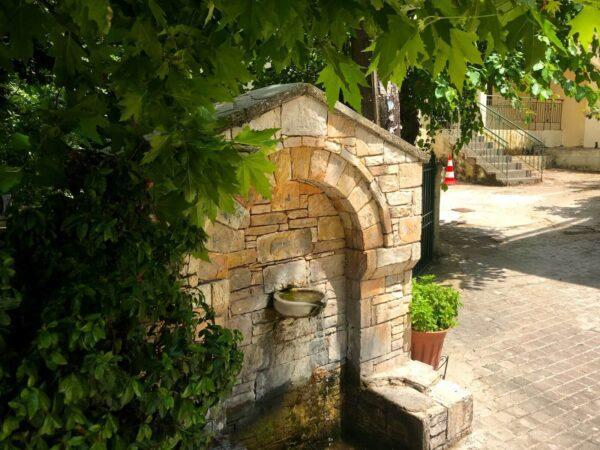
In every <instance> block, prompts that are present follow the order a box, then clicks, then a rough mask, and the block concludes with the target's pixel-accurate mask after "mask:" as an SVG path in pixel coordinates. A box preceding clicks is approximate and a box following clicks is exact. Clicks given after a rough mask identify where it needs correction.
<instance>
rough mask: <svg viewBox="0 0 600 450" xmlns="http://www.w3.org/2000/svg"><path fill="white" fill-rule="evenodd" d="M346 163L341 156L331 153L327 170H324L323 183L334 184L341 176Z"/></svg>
mask: <svg viewBox="0 0 600 450" xmlns="http://www.w3.org/2000/svg"><path fill="white" fill-rule="evenodd" d="M346 165H347V162H346V161H345V160H344V159H343V158H341V157H339V156H338V155H331V156H330V157H329V164H328V166H327V171H326V172H325V183H326V184H328V185H330V186H335V185H336V184H337V182H338V181H339V179H340V177H341V176H342V173H343V172H344V169H345V168H346Z"/></svg>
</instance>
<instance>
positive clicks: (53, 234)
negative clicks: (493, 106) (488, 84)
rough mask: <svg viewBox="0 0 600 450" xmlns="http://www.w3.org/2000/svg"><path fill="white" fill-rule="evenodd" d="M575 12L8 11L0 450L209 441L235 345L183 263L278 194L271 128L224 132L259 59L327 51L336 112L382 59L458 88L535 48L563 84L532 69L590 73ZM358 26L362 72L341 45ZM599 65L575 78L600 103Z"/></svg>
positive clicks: (499, 8) (319, 8) (326, 75)
mask: <svg viewBox="0 0 600 450" xmlns="http://www.w3.org/2000/svg"><path fill="white" fill-rule="evenodd" d="M542 4H543V5H544V6H543V7H541V5H542ZM561 5H562V4H558V3H557V2H555V1H544V2H543V3H537V2H535V1H532V0H483V1H481V0H476V1H475V0H467V1H460V2H455V1H452V0H440V1H438V0H436V1H424V0H410V1H401V0H371V1H367V0H355V1H351V2H349V1H346V0H320V1H319V0H311V1H299V0H294V1H291V0H289V1H288V0H257V1H247V0H213V1H199V0H198V1H190V0H168V1H167V0H121V1H118V0H114V1H113V0H4V1H2V3H1V4H0V92H1V93H2V95H1V96H0V117H1V121H0V193H2V194H4V196H3V209H2V214H3V216H4V218H3V219H2V220H3V222H2V230H1V231H0V236H1V238H0V281H1V285H0V287H1V289H0V355H1V356H0V447H2V448H39V449H47V448H53V449H57V448H72V447H73V448H91V449H95V450H100V449H105V448H111V449H113V448H114V449H118V448H140V449H142V448H174V447H179V448H201V447H203V446H205V445H206V443H207V442H208V440H209V439H210V432H209V427H207V421H208V420H209V419H210V417H211V414H214V411H215V410H214V408H213V407H214V405H216V404H217V403H218V402H219V401H220V400H221V399H223V398H224V397H225V396H226V395H227V393H228V391H229V390H230V389H231V387H232V385H233V383H234V380H235V377H236V375H237V374H238V372H239V370H240V366H241V364H242V361H241V353H240V351H239V349H238V346H239V342H240V335H239V333H238V332H234V331H231V330H227V329H225V328H222V327H221V326H218V325H217V324H215V321H214V313H213V311H212V310H211V308H210V305H208V304H207V303H206V301H204V299H202V297H201V296H199V295H197V294H196V293H194V292H193V291H190V290H189V289H185V286H184V285H183V281H181V277H180V273H181V270H182V268H183V261H184V260H185V255H188V254H190V253H191V254H194V255H195V256H197V257H205V255H206V251H205V248H204V242H205V239H206V236H205V233H204V232H203V226H204V224H205V222H206V220H211V219H213V218H214V217H215V215H216V214H217V211H218V210H229V209H231V208H232V207H233V202H234V201H235V198H236V197H238V196H245V195H248V193H249V191H250V190H253V191H256V192H258V193H260V194H262V195H264V196H267V197H268V196H269V188H270V186H269V181H268V180H269V177H268V174H269V172H270V171H271V170H272V165H271V164H270V163H269V160H268V157H267V156H268V153H269V152H270V151H272V149H273V148H274V145H275V141H274V140H273V139H272V134H273V132H274V130H265V131H262V132H253V131H251V130H249V129H245V130H243V131H242V132H241V133H240V134H238V135H237V136H236V137H235V138H234V139H233V140H231V141H225V140H224V139H223V137H222V136H221V134H220V131H221V130H222V128H223V126H224V125H223V123H222V122H221V120H220V119H219V117H217V116H216V113H215V107H214V105H215V104H216V103H218V102H226V101H230V100H231V99H232V98H233V97H234V96H235V95H237V94H238V93H239V92H240V89H242V86H245V85H247V84H248V83H249V82H250V81H251V80H252V79H254V78H255V75H254V73H255V71H256V68H263V67H265V66H268V65H270V66H271V67H272V68H273V69H274V70H275V71H277V72H281V71H284V70H287V69H289V68H290V67H304V66H305V65H306V64H307V62H308V61H311V58H313V56H311V55H314V54H315V52H316V54H319V55H322V59H323V64H322V66H318V67H317V66H315V67H316V68H317V69H316V70H318V78H317V79H318V82H319V83H320V84H321V85H322V86H324V88H325V90H326V93H327V98H328V101H329V103H330V104H331V105H332V104H333V103H334V102H335V101H337V100H338V99H340V98H341V99H343V101H345V102H347V103H348V104H350V105H351V106H353V107H354V108H356V109H359V107H360V95H359V86H361V85H364V83H365V82H366V81H365V76H366V74H367V73H369V71H372V70H377V72H378V74H379V77H380V78H381V79H382V80H383V81H384V82H387V81H388V80H390V81H394V82H396V83H398V84H400V83H401V82H402V81H403V80H404V78H405V77H406V74H407V73H408V71H409V70H422V71H426V72H427V73H428V74H430V76H431V78H432V79H437V78H438V77H441V79H443V80H444V81H443V82H444V83H446V85H447V91H445V92H443V96H444V98H448V96H452V95H456V97H457V98H460V97H461V95H463V93H464V92H465V89H470V88H472V86H471V84H473V80H474V75H472V73H474V72H478V71H482V70H484V66H485V64H484V62H485V61H488V60H489V58H491V57H492V55H497V56H494V58H498V61H499V64H500V65H503V64H504V62H502V58H508V57H509V55H510V54H511V53H510V52H511V51H512V50H514V49H515V48H517V47H519V46H522V45H526V46H528V48H531V50H532V51H531V53H532V54H533V55H537V56H535V57H533V58H530V59H527V60H526V62H524V67H523V68H520V69H519V70H524V71H525V73H526V74H532V73H533V74H534V75H532V77H533V78H535V79H539V76H538V75H536V73H537V72H539V73H540V74H541V77H542V78H543V77H544V75H543V74H544V73H545V72H544V71H546V72H547V73H550V74H552V75H551V76H558V75H557V71H556V70H554V69H552V68H551V67H550V66H547V65H545V64H546V63H544V66H543V67H541V66H539V65H538V66H536V64H539V61H538V57H539V55H542V54H544V55H553V56H552V58H550V59H549V58H546V59H545V61H549V60H550V61H555V60H557V61H560V60H563V59H564V60H569V59H572V60H574V61H575V60H577V59H578V58H579V59H581V61H582V62H581V64H580V67H584V66H585V64H587V63H585V64H584V62H585V61H587V57H588V55H589V54H590V51H591V52H597V48H598V42H597V37H596V34H595V32H596V29H595V27H597V26H598V23H600V21H599V20H598V8H597V6H596V4H595V3H594V2H592V1H589V2H580V3H578V4H576V5H575V6H573V11H572V13H569V14H570V15H569V16H568V19H567V20H566V21H563V22H564V23H563V22H561V21H560V20H557V11H560V8H561V7H562V6H561ZM359 30H364V31H365V32H366V33H367V35H368V36H369V38H370V39H371V41H372V45H371V47H370V49H369V51H371V52H372V55H373V57H372V59H371V64H370V66H369V67H360V66H359V65H357V64H356V63H355V62H354V61H353V60H352V59H351V58H350V57H348V56H347V53H346V52H345V51H344V49H346V48H347V45H348V42H349V40H350V39H351V38H352V36H354V35H356V34H357V33H358V32H359ZM565 33H566V34H565ZM553 64H554V63H553ZM557 67H559V69H560V68H561V67H562V66H560V65H558V66H557ZM578 67H579V66H578ZM585 67H587V66H585ZM557 70H558V69H557ZM589 70H590V69H589V68H588V69H577V70H576V71H575V72H576V74H577V77H579V79H576V80H575V81H574V82H573V89H574V90H575V91H576V94H575V95H583V97H586V98H588V99H589V100H590V101H591V100H592V97H591V96H592V95H595V94H593V91H591V90H585V89H584V88H581V87H580V84H581V83H582V82H583V81H588V80H589V79H590V77H591V75H590V74H589ZM586 71H587V72H586ZM532 80H533V79H530V78H528V76H526V77H523V83H526V84H528V85H529V86H531V90H532V91H533V89H534V88H533V86H535V84H534V81H532ZM469 83H471V84H469ZM540 86H541V87H540V89H542V88H545V86H546V85H545V84H540ZM581 89H584V90H583V91H581ZM452 90H454V91H455V92H456V94H448V93H447V92H453V91H452ZM584 91H585V94H583V93H582V94H579V92H584ZM590 92H592V93H590ZM540 93H542V91H540ZM583 97H582V98H583ZM249 150H251V151H249Z"/></svg>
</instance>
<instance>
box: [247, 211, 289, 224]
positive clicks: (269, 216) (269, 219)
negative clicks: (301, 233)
mask: <svg viewBox="0 0 600 450" xmlns="http://www.w3.org/2000/svg"><path fill="white" fill-rule="evenodd" d="M285 222H287V214H286V213H284V212H273V213H266V214H258V215H256V214H252V217H251V218H250V225H251V226H253V227H257V226H263V225H275V224H278V223H285Z"/></svg>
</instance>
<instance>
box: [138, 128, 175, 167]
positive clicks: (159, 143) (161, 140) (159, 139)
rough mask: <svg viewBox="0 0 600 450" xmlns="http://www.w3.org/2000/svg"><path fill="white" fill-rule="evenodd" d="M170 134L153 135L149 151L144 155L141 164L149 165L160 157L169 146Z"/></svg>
mask: <svg viewBox="0 0 600 450" xmlns="http://www.w3.org/2000/svg"><path fill="white" fill-rule="evenodd" d="M170 141H171V135H170V134H158V133H157V134H153V135H152V137H151V138H150V150H149V151H147V152H146V153H145V154H144V157H143V158H142V164H150V163H151V162H152V161H154V160H155V159H156V158H158V157H159V156H160V154H161V153H162V151H163V150H164V149H165V148H167V147H168V146H169V143H170Z"/></svg>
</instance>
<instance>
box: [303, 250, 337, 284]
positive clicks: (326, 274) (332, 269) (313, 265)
mask: <svg viewBox="0 0 600 450" xmlns="http://www.w3.org/2000/svg"><path fill="white" fill-rule="evenodd" d="M344 272H345V256H344V255H343V254H340V255H331V256H325V257H322V258H315V259H311V260H310V281H311V282H313V283H314V282H317V281H322V280H326V279H331V278H335V277H339V276H341V275H343V274H344Z"/></svg>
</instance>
